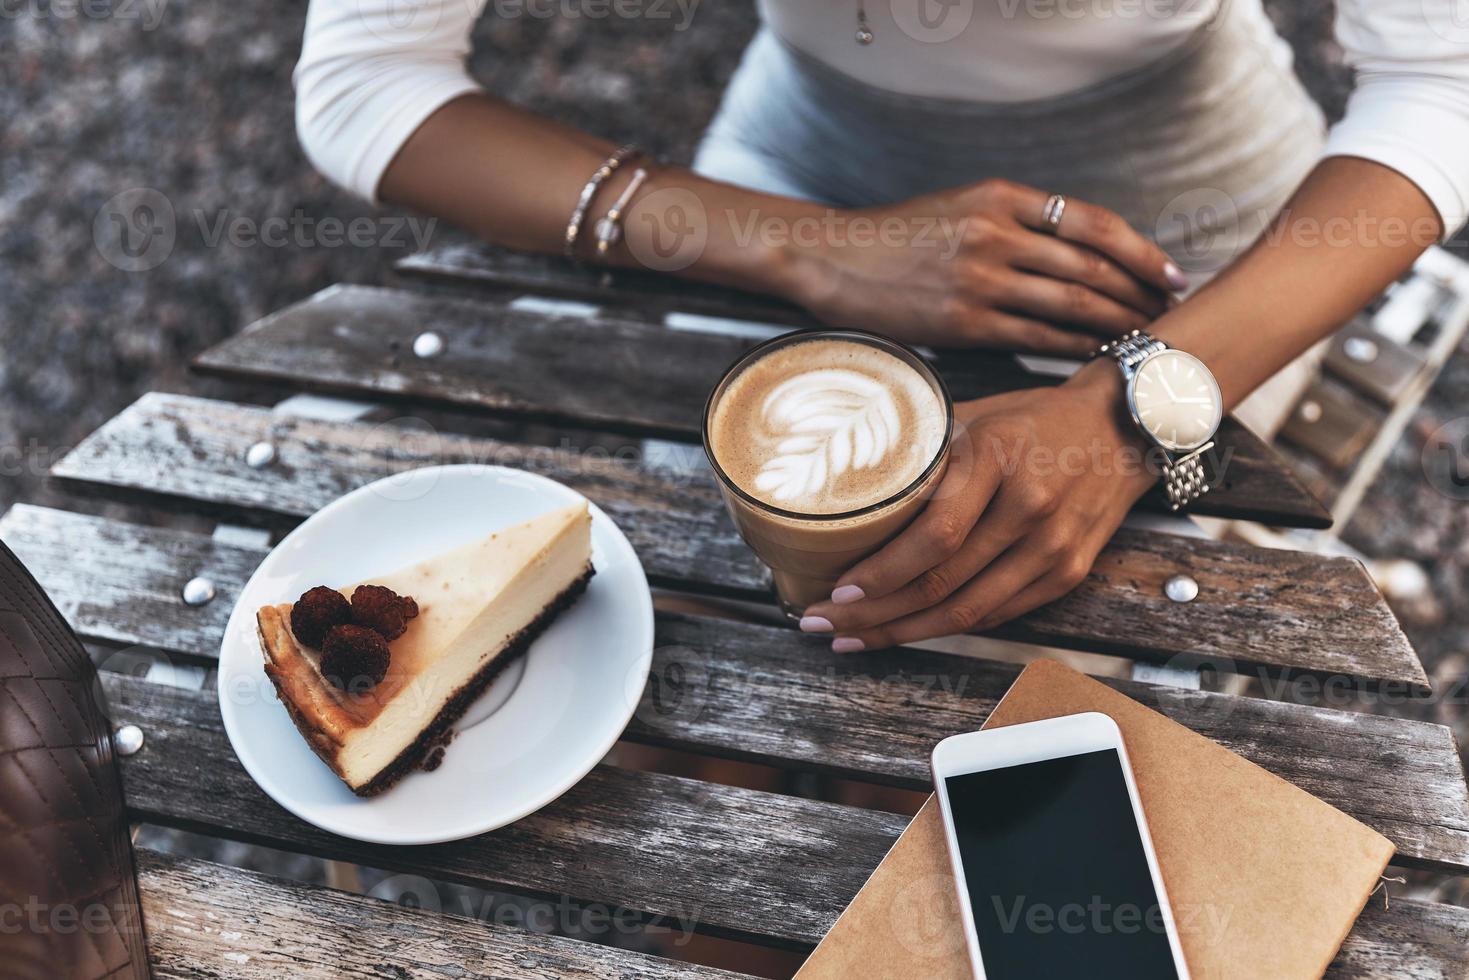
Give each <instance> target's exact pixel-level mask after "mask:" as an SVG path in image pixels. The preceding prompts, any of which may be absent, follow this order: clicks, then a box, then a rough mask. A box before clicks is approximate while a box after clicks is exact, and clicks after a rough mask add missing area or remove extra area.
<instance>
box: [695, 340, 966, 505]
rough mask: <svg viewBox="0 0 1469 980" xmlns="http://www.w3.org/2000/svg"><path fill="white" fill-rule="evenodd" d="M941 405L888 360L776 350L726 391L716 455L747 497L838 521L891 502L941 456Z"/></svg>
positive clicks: (871, 350)
mask: <svg viewBox="0 0 1469 980" xmlns="http://www.w3.org/2000/svg"><path fill="white" fill-rule="evenodd" d="M945 423H946V412H945V408H944V403H943V400H942V399H941V398H940V396H939V395H938V394H937V393H936V392H935V391H934V390H933V388H932V387H931V386H930V385H929V383H928V381H927V379H925V378H924V377H923V376H922V375H921V374H919V373H918V372H917V371H916V370H914V368H912V367H911V366H910V365H908V364H907V363H906V362H904V361H902V360H900V359H899V358H897V357H895V356H894V355H892V354H889V353H888V352H887V351H884V350H881V349H879V348H876V347H873V346H870V345H868V344H864V343H860V342H857V341H850V340H837V339H830V338H822V339H817V340H810V341H804V342H799V343H795V344H791V345H789V346H786V347H780V348H777V349H775V350H773V351H771V352H770V353H769V354H767V355H766V356H764V357H762V358H760V359H759V360H757V361H755V362H754V363H753V364H750V365H748V366H746V367H745V368H744V369H743V370H741V371H740V373H739V374H738V375H736V376H735V377H734V378H732V379H731V380H730V382H729V383H728V384H727V385H726V386H725V389H724V392H723V394H722V395H721V396H720V398H719V402H718V404H716V405H715V406H714V415H713V418H712V419H711V424H710V433H709V434H710V448H711V449H712V450H713V452H714V456H715V458H716V459H718V461H719V465H720V466H721V467H722V468H723V469H724V472H725V473H726V474H728V476H729V478H730V480H732V481H733V482H734V484H735V485H736V486H738V487H739V488H740V489H741V490H743V491H744V492H745V493H747V494H749V495H750V496H752V497H754V498H755V499H757V500H759V501H761V502H762V503H766V504H770V505H772V506H775V507H779V508H781V509H783V510H791V511H796V512H799V513H803V514H838V513H842V512H845V511H850V510H858V509H860V508H863V507H868V506H871V505H873V504H876V503H880V502H881V501H883V500H886V499H887V498H888V497H891V496H893V495H894V494H896V493H898V492H900V491H901V490H903V489H904V488H905V487H907V486H908V485H909V484H910V483H912V482H913V481H914V480H916V479H917V478H918V477H919V475H920V474H922V472H923V471H924V470H925V469H927V467H928V465H929V463H931V462H932V461H933V459H934V457H935V456H936V455H937V454H938V452H939V450H940V449H941V448H942V442H943V437H944V430H945V428H946V425H945Z"/></svg>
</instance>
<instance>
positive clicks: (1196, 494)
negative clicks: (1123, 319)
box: [1093, 330, 1214, 510]
mask: <svg viewBox="0 0 1469 980" xmlns="http://www.w3.org/2000/svg"><path fill="white" fill-rule="evenodd" d="M1167 349H1168V345H1167V344H1165V343H1163V341H1161V340H1159V339H1158V338H1157V337H1154V336H1153V335H1152V334H1148V333H1144V332H1143V331H1141V330H1134V331H1132V332H1131V333H1129V334H1126V335H1125V336H1123V337H1120V338H1118V339H1117V340H1112V341H1108V342H1107V343H1105V344H1103V345H1102V346H1101V347H1099V348H1098V349H1097V352H1096V354H1095V355H1093V356H1100V355H1102V354H1106V355H1108V356H1110V357H1112V358H1113V359H1115V360H1116V361H1117V364H1118V366H1119V367H1121V368H1122V376H1123V377H1125V378H1129V379H1130V378H1131V377H1132V376H1133V374H1134V373H1136V371H1137V368H1138V365H1139V364H1141V363H1142V362H1143V361H1145V360H1147V359H1148V358H1149V357H1151V356H1153V355H1154V354H1156V353H1158V352H1159V351H1162V350H1167ZM1213 448H1214V443H1212V442H1207V443H1205V444H1204V445H1202V446H1200V447H1199V448H1197V449H1195V450H1193V451H1192V452H1190V453H1189V454H1188V455H1186V456H1180V457H1178V458H1174V456H1173V454H1172V453H1168V451H1167V450H1164V452H1165V453H1167V457H1166V461H1165V462H1164V463H1163V490H1164V492H1165V493H1166V494H1167V495H1168V506H1169V509H1171V510H1182V509H1183V508H1184V507H1187V506H1188V505H1189V504H1191V503H1193V502H1194V501H1195V500H1198V499H1199V498H1200V497H1202V496H1203V495H1204V494H1206V493H1208V492H1209V474H1208V473H1207V472H1206V471H1205V470H1204V453H1206V452H1208V451H1209V450H1210V449H1213Z"/></svg>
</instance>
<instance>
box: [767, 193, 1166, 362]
mask: <svg viewBox="0 0 1469 980" xmlns="http://www.w3.org/2000/svg"><path fill="white" fill-rule="evenodd" d="M1048 197H1049V195H1048V194H1046V193H1045V192H1043V191H1039V190H1036V189H1035V188H1032V187H1025V186H1023V185H1020V184H1014V183H1010V182H1009V181H1003V180H986V181H983V182H981V183H978V184H973V185H971V186H968V187H962V188H957V189H955V190H950V191H942V192H940V193H937V194H930V195H927V196H925V197H920V198H915V199H913V200H911V201H905V202H903V203H901V204H897V205H892V206H887V207H881V208H868V209H863V210H860V211H847V212H838V214H837V215H836V216H835V218H836V219H837V220H833V221H832V222H831V223H830V224H829V225H828V226H827V228H828V230H827V232H826V233H824V234H821V235H816V236H807V238H805V239H803V240H799V241H797V240H793V241H792V243H791V246H790V248H789V249H788V255H789V256H790V257H791V259H792V261H793V263H794V268H795V270H796V271H795V274H794V276H793V277H792V281H793V282H794V283H795V286H794V287H793V291H794V293H795V295H794V296H793V297H792V298H794V299H795V300H796V301H797V302H799V303H801V304H802V305H803V306H805V307H806V308H807V309H809V310H810V311H811V312H812V313H814V314H815V315H816V316H817V317H819V318H820V319H822V320H823V321H825V322H827V323H831V324H833V325H836V326H849V327H860V328H865V329H869V330H873V331H876V332H879V333H884V334H887V335H889V336H892V337H896V338H898V339H900V340H904V341H908V342H910V343H915V344H928V345H932V346H938V347H990V348H1002V349H1007V350H1019V351H1027V352H1031V353H1038V354H1059V355H1071V356H1079V355H1084V354H1087V353H1090V352H1091V351H1093V350H1095V349H1096V347H1097V343H1098V338H1111V337H1117V336H1120V335H1122V334H1124V333H1127V332H1128V331H1130V330H1133V329H1137V328H1143V327H1146V326H1147V325H1148V324H1149V323H1151V322H1152V321H1153V320H1154V319H1155V318H1156V317H1158V316H1159V315H1160V314H1162V313H1163V312H1164V311H1165V310H1166V309H1168V307H1169V306H1171V305H1172V303H1173V300H1172V298H1171V296H1170V294H1171V292H1173V291H1177V290H1182V289H1184V288H1185V287H1186V286H1187V285H1188V283H1187V280H1185V279H1184V277H1183V273H1182V272H1181V271H1180V270H1179V269H1178V267H1177V266H1175V265H1174V264H1173V263H1172V262H1171V261H1169V259H1168V256H1167V255H1166V254H1165V253H1164V252H1163V251H1162V249H1160V248H1158V246H1157V245H1154V244H1153V243H1152V242H1150V241H1148V240H1147V239H1146V238H1144V237H1143V236H1142V235H1140V234H1138V233H1137V232H1136V231H1134V230H1133V229H1132V228H1131V227H1129V226H1128V224H1127V222H1126V221H1125V220H1123V218H1122V217H1121V216H1119V215H1118V214H1116V213H1115V212H1112V211H1109V210H1107V209H1106V208H1103V207H1099V206H1097V205H1095V204H1089V203H1087V202H1085V201H1081V200H1078V199H1076V198H1068V199H1067V202H1066V209H1065V211H1064V213H1063V215H1062V219H1061V224H1060V227H1059V228H1058V229H1057V233H1056V234H1051V233H1050V232H1049V231H1048V230H1042V229H1043V228H1044V227H1045V225H1044V222H1043V220H1042V211H1043V210H1044V208H1045V204H1046V200H1047V198H1048ZM864 221H865V222H866V223H863V222H864ZM813 239H814V240H813Z"/></svg>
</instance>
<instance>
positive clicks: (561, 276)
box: [395, 242, 820, 327]
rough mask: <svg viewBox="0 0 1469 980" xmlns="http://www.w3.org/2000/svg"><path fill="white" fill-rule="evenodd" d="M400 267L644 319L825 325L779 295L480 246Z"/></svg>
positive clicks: (462, 245)
mask: <svg viewBox="0 0 1469 980" xmlns="http://www.w3.org/2000/svg"><path fill="white" fill-rule="evenodd" d="M395 268H396V269H397V271H399V272H401V273H403V274H404V275H407V276H412V277H417V278H420V279H425V280H430V281H434V282H447V283H453V284H456V285H466V284H468V285H477V286H487V287H491V288H493V289H496V290H497V291H505V292H509V293H513V294H522V293H527V294H531V295H537V296H549V297H552V298H565V299H577V300H582V301H585V302H588V303H597V304H599V305H603V306H611V307H615V308H619V309H628V310H632V311H635V312H636V313H637V314H638V315H639V316H640V317H642V318H644V319H651V318H653V317H658V316H662V315H664V314H666V313H674V312H678V313H697V314H700V315H702V316H717V317H724V318H726V319H731V320H748V321H751V322H754V323H774V324H780V325H783V326H791V327H815V326H820V321H819V320H817V319H816V318H815V317H813V316H812V315H811V314H809V313H807V312H806V311H805V310H803V309H801V308H800V307H799V306H796V305H795V304H794V303H787V302H785V301H783V300H779V299H776V298H775V297H773V296H764V295H761V294H760V293H747V292H745V291H744V290H740V289H729V288H726V287H724V286H714V285H710V284H708V283H702V282H694V281H693V280H688V279H677V278H675V277H673V276H667V275H659V274H657V273H653V272H644V271H640V270H637V269H599V268H593V267H591V266H586V265H579V264H577V263H574V262H568V261H567V260H566V259H563V258H561V257H559V256H548V255H532V254H530V253H528V252H517V251H515V250H514V249H508V248H499V247H497V246H494V245H487V244H484V243H481V242H452V243H449V244H446V245H441V246H437V247H435V248H432V249H429V250H428V251H426V252H417V253H415V254H413V255H409V256H407V257H406V258H403V259H399V260H398V263H397V265H396V266H395Z"/></svg>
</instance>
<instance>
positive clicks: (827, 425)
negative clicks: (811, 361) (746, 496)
mask: <svg viewBox="0 0 1469 980" xmlns="http://www.w3.org/2000/svg"><path fill="white" fill-rule="evenodd" d="M763 415H764V419H765V423H766V425H767V426H768V427H769V428H770V430H771V431H773V432H776V433H778V434H779V436H780V437H781V442H780V444H779V445H778V446H777V447H776V454H775V455H774V456H772V457H771V458H770V459H769V460H767V461H766V463H765V465H764V466H763V467H761V469H760V472H759V474H758V475H757V476H756V477H755V485H756V486H757V487H758V488H759V489H760V490H761V491H763V492H764V493H767V494H769V495H770V497H771V498H772V499H774V500H776V501H780V502H788V501H792V500H799V499H800V498H802V497H806V496H810V495H812V494H817V493H821V492H823V491H825V490H827V489H829V487H830V486H831V484H832V482H833V481H835V480H836V479H837V478H838V477H840V476H842V475H843V474H844V473H847V472H848V471H850V470H861V469H866V468H868V467H871V466H876V465H878V464H879V463H881V462H882V461H883V459H884V458H886V457H887V455H888V453H889V452H892V451H893V450H894V449H895V448H896V447H897V446H898V444H899V440H900V439H901V438H902V423H901V421H900V419H899V415H898V406H897V404H896V403H895V402H894V401H893V396H892V393H891V392H890V391H889V390H888V388H887V387H885V386H884V385H882V384H880V383H878V382H877V381H875V380H873V379H872V378H869V377H867V376H865V375H863V374H859V373H858V372H856V371H846V370H842V369H840V368H830V369H827V370H822V371H809V372H807V373H805V374H800V375H797V376H796V377H794V378H790V379H789V380H787V381H785V382H783V383H781V384H780V385H777V386H776V387H775V388H774V389H773V390H772V391H771V392H770V394H769V395H768V396H767V397H766V399H765V404H764V406H763Z"/></svg>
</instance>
